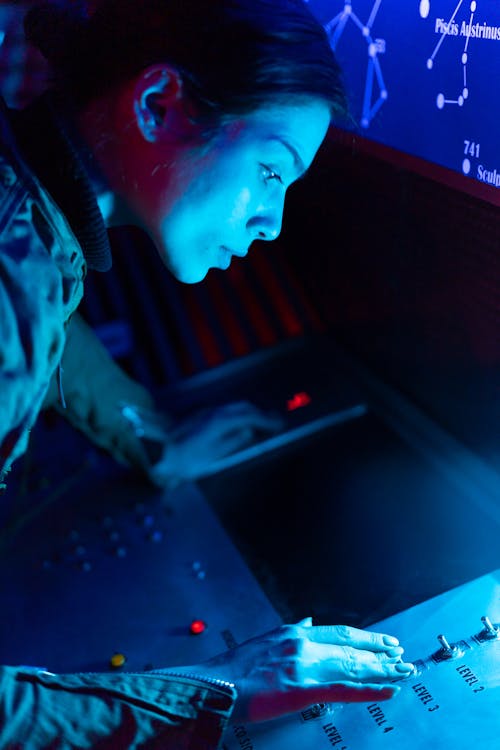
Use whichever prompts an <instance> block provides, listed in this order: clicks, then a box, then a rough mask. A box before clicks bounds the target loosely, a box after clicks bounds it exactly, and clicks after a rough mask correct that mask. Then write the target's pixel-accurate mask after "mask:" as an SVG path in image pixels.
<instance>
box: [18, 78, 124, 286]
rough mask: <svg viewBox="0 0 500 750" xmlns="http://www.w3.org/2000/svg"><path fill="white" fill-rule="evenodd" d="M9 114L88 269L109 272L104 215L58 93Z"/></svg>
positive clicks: (24, 151) (26, 156)
mask: <svg viewBox="0 0 500 750" xmlns="http://www.w3.org/2000/svg"><path fill="white" fill-rule="evenodd" d="M8 117H9V120H10V123H11V126H12V129H13V131H14V134H15V137H16V140H17V144H18V146H19V148H20V150H21V153H22V156H23V158H24V160H25V161H26V163H27V164H28V166H29V167H30V168H31V169H32V170H33V171H34V173H35V175H36V176H37V177H38V179H39V180H40V182H41V183H42V185H43V186H44V188H45V189H46V190H47V191H48V192H49V193H50V195H51V197H52V198H53V200H54V201H55V202H56V203H57V205H58V206H59V207H60V209H61V211H62V212H63V213H64V215H65V217H66V220H67V221H68V223H69V225H70V226H71V229H72V230H73V232H74V234H75V236H76V238H77V240H78V242H79V243H80V245H81V247H82V251H83V254H84V256H85V260H86V262H87V265H88V267H89V268H92V269H94V270H96V271H108V270H109V269H110V268H111V263H112V260H111V248H110V244H109V238H108V233H107V230H106V226H105V224H104V219H103V216H102V214H101V211H100V210H99V206H98V204H97V198H96V195H95V192H94V188H93V187H92V183H91V181H90V177H89V175H88V172H87V170H86V169H85V166H84V164H83V162H82V159H81V157H80V153H79V151H78V150H77V148H76V147H75V145H74V142H75V136H74V134H73V133H72V135H71V137H70V136H69V134H68V133H69V125H68V124H67V122H66V121H65V118H64V116H63V114H62V108H61V106H60V103H59V101H58V99H57V97H56V96H55V94H54V93H53V92H46V93H45V94H43V95H42V96H41V97H39V98H38V99H36V100H35V101H34V102H33V103H32V104H30V105H29V106H28V107H26V109H24V110H21V111H17V110H9V113H8ZM80 146H81V150H82V151H83V150H84V149H85V146H84V145H83V144H79V147H80Z"/></svg>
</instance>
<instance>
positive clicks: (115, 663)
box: [109, 654, 127, 669]
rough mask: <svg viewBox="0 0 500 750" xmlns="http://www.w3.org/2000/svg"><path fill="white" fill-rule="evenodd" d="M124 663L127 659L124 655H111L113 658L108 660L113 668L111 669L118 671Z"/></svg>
mask: <svg viewBox="0 0 500 750" xmlns="http://www.w3.org/2000/svg"><path fill="white" fill-rule="evenodd" d="M126 661H127V658H126V656H125V655H124V654H113V656H112V657H111V659H110V660H109V663H110V665H111V666H112V667H113V669H120V667H123V665H124V664H125V662H126Z"/></svg>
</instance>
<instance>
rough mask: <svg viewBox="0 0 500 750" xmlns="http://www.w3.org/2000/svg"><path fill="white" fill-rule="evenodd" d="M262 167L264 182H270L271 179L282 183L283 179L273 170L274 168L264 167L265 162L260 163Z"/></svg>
mask: <svg viewBox="0 0 500 750" xmlns="http://www.w3.org/2000/svg"><path fill="white" fill-rule="evenodd" d="M261 167H262V176H263V177H264V180H265V181H266V182H270V181H271V180H277V181H278V182H280V183H281V184H283V180H282V179H281V176H280V175H279V174H278V172H275V171H274V169H271V167H266V165H265V164H261Z"/></svg>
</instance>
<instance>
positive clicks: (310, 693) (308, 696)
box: [237, 680, 400, 721]
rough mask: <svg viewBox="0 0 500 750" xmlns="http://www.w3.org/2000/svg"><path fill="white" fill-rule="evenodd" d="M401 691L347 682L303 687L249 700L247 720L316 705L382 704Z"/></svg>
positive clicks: (273, 716)
mask: <svg viewBox="0 0 500 750" xmlns="http://www.w3.org/2000/svg"><path fill="white" fill-rule="evenodd" d="M399 690H400V688H398V687H396V685H383V686H382V685H375V684H368V685H360V684H358V683H356V682H349V681H347V680H345V681H342V682H336V683H334V684H330V685H321V686H313V687H308V688H301V689H298V690H294V691H291V692H288V693H280V692H277V693H274V694H272V693H271V694H270V693H265V694H257V695H254V696H252V697H251V699H250V700H249V701H248V704H247V707H246V710H247V712H248V713H247V715H246V716H245V719H246V720H248V721H268V720H269V719H274V718H276V717H277V716H282V715H284V714H288V713H293V712H296V711H303V710H304V709H305V708H307V707H308V706H311V705H312V704H314V703H362V702H367V703H379V702H380V701H386V700H390V699H391V698H394V696H395V695H396V694H397V693H398V692H399ZM237 710H238V709H237ZM238 718H240V717H238Z"/></svg>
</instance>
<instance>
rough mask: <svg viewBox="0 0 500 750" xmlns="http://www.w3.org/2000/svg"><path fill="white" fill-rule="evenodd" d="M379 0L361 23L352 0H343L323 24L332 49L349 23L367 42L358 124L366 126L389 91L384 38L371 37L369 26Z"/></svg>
mask: <svg viewBox="0 0 500 750" xmlns="http://www.w3.org/2000/svg"><path fill="white" fill-rule="evenodd" d="M381 4H382V0H375V2H374V4H373V8H372V10H371V13H370V16H369V18H368V20H367V21H366V23H363V22H362V21H361V20H360V18H359V16H357V15H356V13H355V12H354V9H353V5H354V2H345V3H344V8H343V10H341V11H340V13H338V14H337V15H336V16H335V17H334V18H332V20H331V21H329V22H328V23H327V24H325V30H326V33H327V34H328V37H329V39H330V44H331V47H332V49H333V50H334V51H335V50H336V48H337V45H338V43H339V41H340V39H341V37H342V34H343V32H344V29H345V28H346V26H347V24H348V23H352V24H354V25H355V26H356V27H357V28H358V29H359V32H360V33H361V36H362V38H363V39H364V40H365V42H366V46H367V54H368V65H367V71H366V79H365V92H364V96H363V111H362V115H361V126H362V127H363V128H369V127H370V124H371V122H372V120H373V118H374V117H375V115H376V114H377V112H378V111H379V109H380V108H381V106H382V105H383V104H384V102H385V101H386V100H387V97H388V92H387V89H386V87H385V83H384V77H383V75H382V66H381V64H380V60H379V56H380V55H381V54H384V53H385V49H386V42H385V39H374V38H373V36H372V28H373V25H374V23H375V19H376V17H377V14H378V12H379V9H380V6H381ZM377 86H378V96H377V97H376V98H375V97H374V90H375V91H376V87H377Z"/></svg>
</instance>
